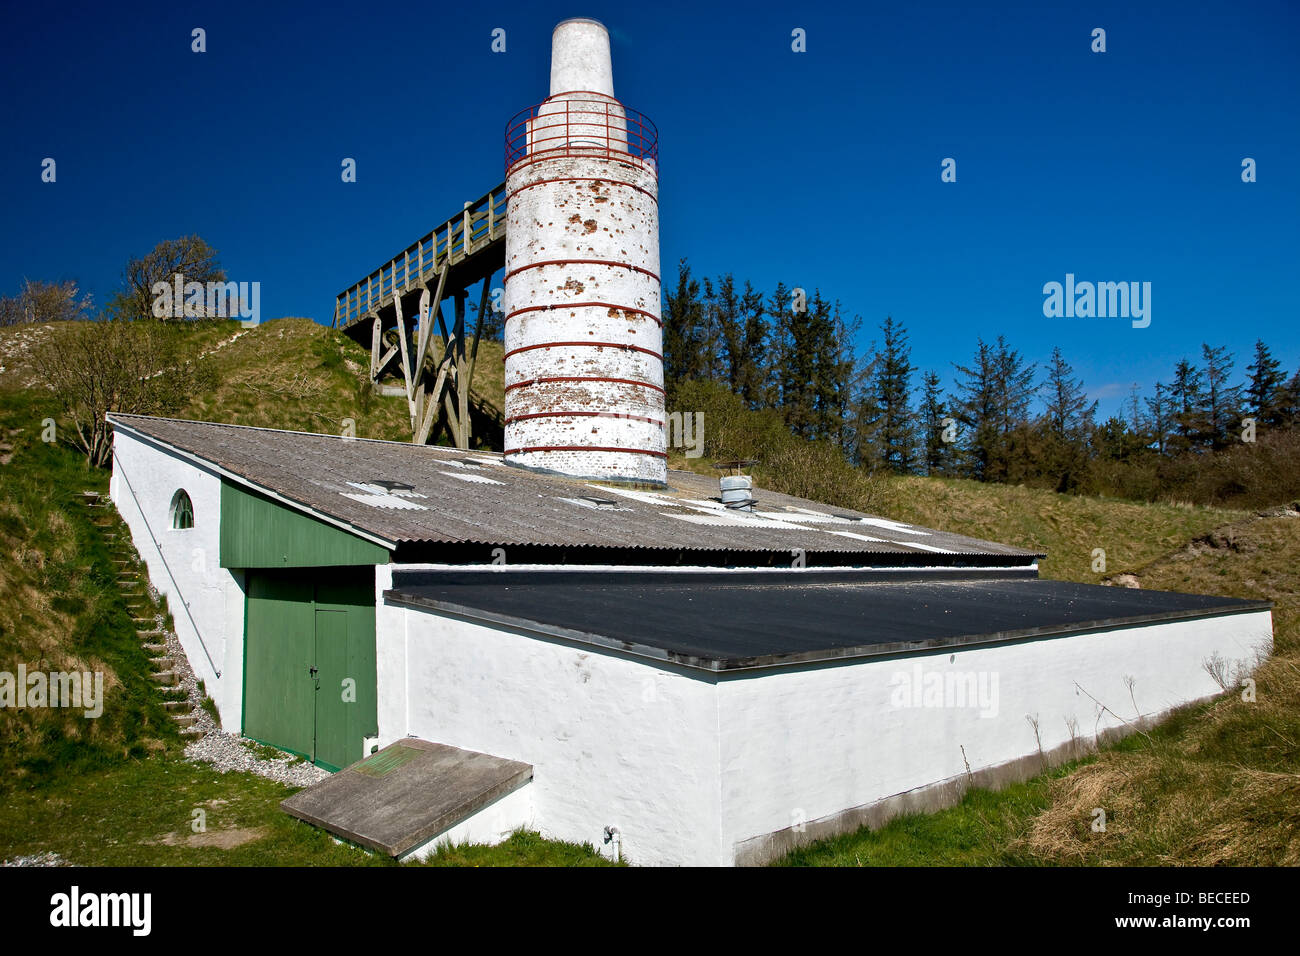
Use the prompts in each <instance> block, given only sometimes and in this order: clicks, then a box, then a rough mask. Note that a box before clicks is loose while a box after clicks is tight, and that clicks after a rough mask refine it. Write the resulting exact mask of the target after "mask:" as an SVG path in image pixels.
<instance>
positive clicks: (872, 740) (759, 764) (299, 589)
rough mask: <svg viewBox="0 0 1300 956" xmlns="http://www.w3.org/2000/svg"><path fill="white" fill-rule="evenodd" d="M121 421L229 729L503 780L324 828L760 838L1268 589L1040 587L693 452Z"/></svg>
mask: <svg viewBox="0 0 1300 956" xmlns="http://www.w3.org/2000/svg"><path fill="white" fill-rule="evenodd" d="M111 421H112V424H113V428H114V433H115V437H114V441H115V450H114V469H113V479H112V486H111V492H112V497H113V500H114V502H115V503H116V505H117V507H118V509H119V510H120V512H121V514H122V516H123V518H124V519H125V521H126V523H127V524H128V526H129V527H130V529H131V533H132V537H133V539H134V541H135V544H136V546H137V548H138V549H139V551H140V553H141V555H142V557H143V558H144V560H145V562H146V563H147V565H148V568H149V574H150V578H151V580H152V581H153V583H154V585H155V586H156V587H157V588H158V589H159V590H160V591H162V592H163V593H164V594H165V595H166V596H167V599H168V603H169V606H170V608H171V609H172V611H173V616H174V619H175V627H176V631H177V634H178V636H179V638H180V640H181V643H182V644H183V646H184V648H185V651H186V653H187V655H188V657H189V660H190V663H191V664H192V666H193V667H194V670H195V671H196V673H197V674H198V676H199V677H201V678H202V679H203V680H204V681H205V684H206V686H207V688H208V690H209V692H210V693H211V695H212V697H213V698H214V700H215V702H216V704H217V708H218V710H219V712H220V714H221V722H222V725H223V727H224V728H225V729H226V730H230V731H239V732H242V733H244V734H245V735H247V736H249V737H253V738H255V739H258V740H261V741H262V742H264V743H268V744H272V745H275V746H278V747H281V748H283V749H286V750H289V751H292V752H296V753H300V754H303V755H305V756H307V757H308V758H310V759H313V760H315V761H316V762H317V763H319V764H321V765H323V766H326V767H328V768H331V769H336V768H342V767H346V766H348V765H350V764H352V763H353V762H354V761H357V760H360V759H361V758H362V757H363V756H365V755H367V754H369V753H371V752H372V750H373V749H374V748H376V747H381V748H387V747H389V745H393V744H396V745H397V746H398V749H399V750H401V748H402V745H401V742H402V741H403V740H405V739H407V738H410V737H414V738H418V739H419V740H420V741H427V742H428V743H429V744H430V745H445V748H444V749H445V750H446V751H447V752H452V751H451V748H456V751H455V752H464V751H468V752H473V753H471V754H470V755H469V756H471V757H475V758H476V759H477V756H478V755H483V754H486V755H491V757H493V758H498V761H497V764H499V766H500V768H501V776H500V780H501V781H508V785H507V784H504V783H498V784H492V785H491V787H489V784H486V783H485V784H483V786H482V787H481V788H480V789H481V791H482V796H481V798H480V799H478V800H461V799H460V798H459V797H458V798H457V799H458V800H459V801H460V802H458V803H456V806H457V807H460V808H461V811H462V812H460V813H459V815H458V814H457V813H456V812H454V810H447V809H446V808H441V809H440V810H439V812H438V813H437V814H432V815H431V816H430V817H429V819H430V820H434V821H436V824H435V823H430V824H429V826H434V825H436V826H438V827H440V829H437V830H436V831H429V830H428V827H425V828H424V829H421V828H420V827H414V828H413V829H412V831H411V832H412V834H414V836H412V837H411V839H412V840H415V841H416V842H413V843H412V842H410V841H409V840H408V841H407V843H402V844H400V845H399V844H398V843H396V842H391V843H390V842H385V841H384V840H375V841H368V840H367V838H366V834H365V832H364V830H361V829H355V830H354V829H349V828H348V827H347V826H344V825H342V824H340V825H338V826H331V823H330V820H329V819H328V818H326V817H322V818H321V819H320V820H318V822H321V823H323V824H324V825H327V826H331V828H332V829H335V830H336V832H340V833H342V834H343V835H345V836H349V837H351V838H354V839H356V840H357V841H358V842H361V843H366V844H367V845H373V846H377V847H380V848H385V849H388V850H389V851H390V852H394V853H395V854H397V855H405V854H407V853H411V852H420V851H421V850H422V849H426V848H427V846H428V845H430V841H434V840H436V839H439V838H441V837H443V836H447V835H450V836H452V837H455V838H469V839H476V840H489V841H490V840H494V839H499V838H500V837H501V836H502V835H504V833H505V832H508V831H509V830H510V829H513V828H515V827H517V826H525V825H526V826H530V827H533V828H536V829H538V830H540V831H541V832H542V833H543V834H544V835H546V836H549V837H554V838H559V839H565V840H574V841H579V842H591V843H593V844H595V845H597V846H605V845H606V838H607V837H609V839H610V840H611V842H612V843H615V844H616V845H617V847H618V849H619V850H620V851H621V852H622V853H623V855H624V856H625V857H626V858H627V859H629V860H630V861H632V862H634V863H643V864H706V865H727V864H733V863H752V862H761V861H764V860H767V859H771V858H772V857H774V856H776V855H779V854H780V853H781V852H783V851H784V850H785V849H787V848H788V847H790V846H793V845H795V844H797V843H799V842H803V841H806V840H808V839H814V838H817V837H819V836H823V835H826V834H830V833H835V832H840V831H843V830H845V829H851V828H853V827H856V826H858V825H860V824H861V823H864V822H866V823H874V822H879V821H881V820H883V819H884V818H886V817H887V816H888V815H890V814H892V813H893V812H896V811H897V810H900V809H904V808H924V807H937V806H941V805H943V804H945V803H948V802H950V801H951V800H952V799H953V798H954V797H955V796H956V795H957V794H958V793H959V792H960V789H961V788H962V787H963V786H964V785H966V784H967V783H971V782H974V783H977V784H997V783H999V782H1002V781H1005V780H1009V779H1015V778H1019V777H1022V776H1026V775H1028V774H1030V773H1033V772H1036V771H1037V770H1038V769H1039V768H1040V767H1041V766H1042V761H1043V759H1044V757H1046V758H1048V759H1052V758H1055V757H1059V756H1063V755H1066V754H1068V753H1070V752H1071V750H1072V748H1073V747H1076V746H1079V745H1081V744H1085V745H1086V744H1090V743H1091V742H1092V741H1093V740H1094V738H1095V737H1097V736H1104V735H1106V734H1107V733H1123V732H1126V731H1127V730H1128V729H1130V728H1131V727H1133V726H1136V725H1138V724H1141V723H1144V722H1147V721H1150V720H1153V719H1156V718H1159V717H1160V716H1161V715H1162V714H1165V713H1167V712H1168V711H1169V710H1171V709H1172V708H1175V707H1178V706H1181V705H1183V704H1186V703H1189V702H1192V701H1196V700H1201V699H1204V698H1206V697H1209V696H1211V695H1213V694H1216V693H1218V692H1219V689H1220V688H1219V687H1218V685H1217V684H1216V682H1215V680H1214V679H1213V677H1212V676H1211V674H1210V673H1209V671H1208V670H1207V668H1206V666H1205V664H1206V661H1207V660H1210V659H1213V658H1218V659H1221V660H1223V661H1224V662H1226V663H1227V666H1229V667H1237V668H1241V669H1244V668H1248V667H1250V666H1251V665H1252V664H1253V663H1254V662H1255V661H1256V660H1257V655H1258V654H1259V653H1260V652H1261V651H1266V650H1267V649H1268V648H1270V647H1271V641H1272V622H1271V614H1270V611H1269V606H1268V605H1267V604H1262V603H1257V602H1244V601H1236V600H1229V599H1224V598H1212V597H1201V596H1193V595H1180V594H1169V593H1163V592H1149V591H1140V590H1130V589H1123V588H1106V587H1100V586H1090V585H1076V584H1067V583H1063V582H1053V581H1045V580H1040V579H1038V577H1037V560H1038V558H1039V557H1040V556H1039V555H1036V554H1034V553H1032V552H1027V551H1023V550H1020V549H1016V548H1010V547H1006V546H1003V545H997V544H993V543H991V542H985V541H977V540H973V539H970V538H965V537H961V536H958V535H952V534H946V533H943V532H938V531H932V530H929V529H924V528H917V527H913V526H908V525H904V524H900V523H897V522H892V521H889V520H886V519H881V518H876V517H873V516H870V515H864V514H859V513H854V512H849V511H845V510H843V509H832V508H829V507H826V506H822V505H819V504H817V503H815V502H810V501H803V500H800V499H795V498H790V497H788V496H784V495H779V494H775V493H772V492H766V491H763V490H761V489H759V490H756V491H755V492H754V497H755V498H756V499H757V503H756V504H755V505H754V506H753V510H752V511H748V510H733V509H730V508H728V507H726V506H725V505H724V504H723V503H722V502H721V500H720V499H719V497H718V495H717V493H716V490H715V487H714V485H713V483H712V482H710V481H709V480H708V479H705V478H701V477H700V476H696V475H693V474H688V473H684V472H669V474H668V481H667V485H666V486H665V487H663V488H658V489H655V490H653V491H647V490H638V488H636V487H634V486H630V485H616V484H606V483H600V482H597V481H588V480H583V479H578V478H567V477H564V476H559V475H552V474H544V473H538V472H534V471H530V470H525V469H521V468H515V467H509V466H507V465H506V464H505V463H504V461H503V459H502V457H501V456H499V455H494V454H490V453H482V452H464V451H456V450H452V449H446V448H437V447H423V446H415V445H408V444H401V443H394V442H375V441H366V440H360V439H347V438H339V437H334V436H327V435H311V434H304V433H297V432H281V431H272V430H268V429H256V428H245V427H240V426H233V425H217V424H210V423H203V422H181V421H173V420H167V419H156V418H145V417H139V416H126V415H114V416H111ZM181 500H188V501H189V502H190V511H191V513H192V517H193V520H192V527H188V528H177V527H174V526H173V524H174V516H175V515H176V514H177V512H176V508H175V505H176V503H177V502H178V501H181ZM175 523H179V524H184V523H185V522H184V521H176V522H175ZM792 565H793V566H792ZM313 668H314V671H313ZM347 681H351V682H352V686H353V688H354V690H355V693H354V695H353V699H352V700H351V701H347V702H342V701H341V700H340V696H339V695H338V694H337V693H332V692H331V690H332V688H334V687H338V686H346V684H345V683H344V682H347ZM1031 721H1032V722H1033V723H1031ZM1034 724H1036V727H1037V729H1035V726H1034ZM420 746H424V745H423V744H420ZM408 751H409V754H408V755H411V756H414V751H411V750H410V748H406V750H403V751H402V752H403V753H407V752H408ZM383 753H384V754H390V751H389V750H385V751H384V752H383ZM391 753H397V751H391ZM382 756H383V754H381V757H382ZM370 759H371V760H375V759H377V758H370ZM384 759H388V760H389V761H390V762H392V759H393V758H392V757H391V755H390V757H386V758H384ZM481 763H482V761H480V764H481ZM521 765H526V767H529V768H531V774H527V773H521V772H520V769H519V768H520V766H521ZM357 774H358V772H357V771H356V770H355V769H353V770H348V771H345V772H344V773H341V774H336V775H335V777H333V778H331V779H332V780H344V779H345V778H346V779H349V780H352V781H353V782H354V783H355V782H356V781H358V780H361V777H360V776H357ZM349 775H351V776H349ZM484 779H488V780H489V782H491V780H495V779H497V778H493V777H491V774H490V773H489V775H488V777H486V778H484ZM448 781H449V782H448V793H453V792H456V793H458V792H459V791H457V790H456V788H455V786H453V784H454V781H451V779H450V777H448ZM327 783H329V781H327ZM341 785H342V784H340V786H341ZM322 786H324V785H322ZM435 789H436V788H435ZM427 796H428V799H431V800H432V799H435V798H436V797H437V794H436V793H429V794H428V795H427ZM295 799H297V798H295ZM394 799H398V798H394ZM421 799H423V798H421ZM421 799H412V800H410V802H409V805H408V804H404V803H401V802H400V801H401V800H408V797H401V798H400V800H399V804H398V805H397V806H396V808H393V807H390V810H394V812H395V813H396V815H398V816H405V815H408V814H409V815H410V816H411V817H413V818H414V817H419V816H420V814H421V812H422V804H421ZM399 811H400V812H399ZM299 815H302V816H305V817H306V818H307V819H315V818H314V817H312V816H311V814H310V813H306V812H304V813H301V814H299ZM611 848H612V847H611Z"/></svg>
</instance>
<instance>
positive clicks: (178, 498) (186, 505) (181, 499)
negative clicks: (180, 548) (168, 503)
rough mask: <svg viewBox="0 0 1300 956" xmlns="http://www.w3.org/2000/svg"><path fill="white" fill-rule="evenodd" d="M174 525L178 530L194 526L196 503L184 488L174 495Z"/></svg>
mask: <svg viewBox="0 0 1300 956" xmlns="http://www.w3.org/2000/svg"><path fill="white" fill-rule="evenodd" d="M172 527H173V528H176V529H178V530H183V529H185V528H193V527H194V504H193V502H191V501H190V496H189V495H188V494H186V492H185V489H184V488H179V489H177V491H176V494H174V495H172Z"/></svg>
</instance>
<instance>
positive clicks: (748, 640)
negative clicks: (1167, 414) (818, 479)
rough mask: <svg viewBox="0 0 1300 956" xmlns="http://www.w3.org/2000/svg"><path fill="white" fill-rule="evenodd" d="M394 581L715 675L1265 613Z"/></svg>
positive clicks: (553, 576)
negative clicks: (1160, 623) (762, 668)
mask: <svg viewBox="0 0 1300 956" xmlns="http://www.w3.org/2000/svg"><path fill="white" fill-rule="evenodd" d="M935 578H936V576H935V575H934V574H910V575H909V574H902V575H897V576H893V577H891V576H890V575H889V574H886V573H878V574H876V575H871V574H852V573H848V574H843V575H841V576H839V577H836V575H835V574H834V573H833V572H826V573H820V574H810V573H803V574H800V573H797V572H787V573H784V574H778V573H772V574H769V575H766V576H764V575H760V574H747V575H730V576H729V575H728V574H727V573H723V572H718V573H712V574H689V573H661V574H636V573H632V572H623V573H613V574H611V573H600V572H590V573H588V574H587V575H585V577H584V576H583V575H581V574H578V573H575V572H570V573H556V572H545V571H539V572H533V573H529V572H521V571H511V572H496V573H493V572H485V571H475V572H441V571H406V572H403V571H396V572H395V573H394V578H393V587H392V589H390V590H388V591H385V592H384V597H385V598H386V599H387V600H388V601H390V602H393V603H398V604H406V605H411V606H415V607H422V608H429V609H431V610H434V611H438V612H441V613H446V614H452V615H455V616H459V617H465V618H470V619H474V620H479V621H485V622H490V623H496V624H502V625H507V626H511V627H518V628H523V629H525V630H529V631H532V632H535V633H542V634H546V635H551V636H554V637H558V638H562V639H566V640H570V641H576V642H579V643H585V644H591V645H594V646H597V647H603V648H605V649H608V650H615V651H622V652H625V653H630V654H634V655H636V656H640V657H648V658H652V659H657V660H661V661H664V662H665V663H674V664H678V665H682V666H685V667H692V668H699V669H703V670H707V671H714V672H725V671H738V670H745V669H748V668H757V667H772V666H782V665H790V664H799V663H810V662H818V661H833V660H839V659H845V658H855V657H874V656H888V655H898V654H909V653H917V652H921V651H929V650H934V649H938V648H946V647H958V646H970V645H979V644H990V643H1002V642H1008V641H1019V640H1028V639H1033V638H1044V637H1059V636H1066V635H1071V634H1083V633H1087V632H1090V631H1094V632H1095V631H1101V630H1110V629H1113V628H1116V627H1126V626H1133V625H1139V624H1147V623H1155V622H1161V621H1172V620H1179V619H1187V618H1198V617H1214V616H1219V615H1224V614H1238V613H1242V612H1246V611H1257V610H1268V609H1269V608H1270V607H1271V606H1272V605H1271V604H1270V603H1268V602H1265V601H1242V600H1237V599H1234V598H1223V597H1209V596H1205V595H1196V594H1177V593H1174V592H1171V591H1142V590H1136V589H1131V588H1119V587H1105V586H1102V585H1096V584H1073V583H1069V582H1065V581H1046V580H1040V579H1035V578H1030V577H1027V576H1024V575H1015V574H1006V573H996V574H989V573H980V572H965V573H960V574H952V575H949V576H946V577H945V578H943V579H939V580H936V579H935Z"/></svg>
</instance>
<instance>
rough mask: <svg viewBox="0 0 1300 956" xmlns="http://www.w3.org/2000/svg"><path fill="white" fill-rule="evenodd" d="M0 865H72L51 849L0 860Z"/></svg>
mask: <svg viewBox="0 0 1300 956" xmlns="http://www.w3.org/2000/svg"><path fill="white" fill-rule="evenodd" d="M0 866H72V864H71V863H69V862H68V861H67V860H65V859H64V858H63V857H61V856H59V855H58V854H57V853H55V852H53V851H52V850H47V851H46V852H44V853H34V854H32V855H31V856H16V857H14V858H13V859H12V860H4V861H0Z"/></svg>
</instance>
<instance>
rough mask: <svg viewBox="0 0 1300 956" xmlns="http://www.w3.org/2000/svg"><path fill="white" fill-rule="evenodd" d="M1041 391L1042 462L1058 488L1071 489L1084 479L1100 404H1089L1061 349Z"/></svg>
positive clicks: (1055, 351)
mask: <svg viewBox="0 0 1300 956" xmlns="http://www.w3.org/2000/svg"><path fill="white" fill-rule="evenodd" d="M1042 391H1043V398H1044V402H1045V405H1046V412H1045V414H1044V416H1043V419H1044V424H1045V426H1046V438H1047V440H1046V442H1045V448H1044V451H1043V453H1042V456H1043V459H1044V460H1043V462H1042V465H1043V467H1045V469H1046V470H1047V471H1048V473H1049V474H1050V475H1051V477H1052V479H1053V481H1054V484H1055V487H1056V490H1057V491H1072V490H1074V489H1075V488H1076V487H1077V486H1078V484H1079V482H1080V481H1081V480H1082V477H1083V473H1084V470H1085V469H1086V467H1087V463H1088V444H1087V442H1088V436H1089V434H1090V433H1091V431H1092V428H1093V418H1094V417H1095V415H1096V413H1097V403H1096V402H1093V403H1092V404H1091V405H1089V404H1088V397H1087V394H1086V393H1085V392H1084V388H1083V383H1082V382H1081V381H1080V380H1079V379H1077V378H1075V377H1074V369H1073V368H1071V367H1070V363H1069V362H1067V361H1066V360H1065V357H1064V356H1063V355H1062V354H1061V350H1060V348H1055V349H1053V350H1052V358H1051V361H1050V363H1049V364H1048V366H1047V377H1046V379H1044V381H1043V384H1042ZM1121 427H1122V422H1121Z"/></svg>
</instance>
